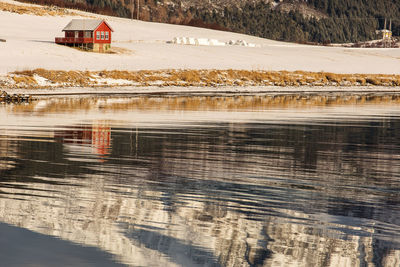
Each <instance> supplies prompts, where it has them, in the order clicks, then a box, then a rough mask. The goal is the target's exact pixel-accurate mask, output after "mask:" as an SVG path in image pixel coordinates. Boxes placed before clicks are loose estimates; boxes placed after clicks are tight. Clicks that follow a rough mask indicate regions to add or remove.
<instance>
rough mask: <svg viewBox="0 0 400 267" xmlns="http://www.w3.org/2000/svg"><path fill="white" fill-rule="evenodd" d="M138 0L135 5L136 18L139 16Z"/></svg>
mask: <svg viewBox="0 0 400 267" xmlns="http://www.w3.org/2000/svg"><path fill="white" fill-rule="evenodd" d="M139 10H140V9H139V0H137V7H136V19H137V20H139V18H140V16H139Z"/></svg>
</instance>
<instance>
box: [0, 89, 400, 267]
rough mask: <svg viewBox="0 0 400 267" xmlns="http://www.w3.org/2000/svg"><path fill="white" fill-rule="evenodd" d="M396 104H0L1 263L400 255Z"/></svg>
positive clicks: (374, 260)
mask: <svg viewBox="0 0 400 267" xmlns="http://www.w3.org/2000/svg"><path fill="white" fill-rule="evenodd" d="M399 104H400V95H359V96H355V95H344V94H342V95H330V96H318V95H302V96H297V95H278V96H268V95H256V96H250V95H249V96H228V95H226V96H218V97H211V96H195V97H185V96H164V97H162V96H158V97H157V96H135V97H126V96H125V97H114V98H111V97H89V96H88V97H81V98H74V97H70V98H46V99H42V100H39V101H34V102H33V103H31V104H19V105H13V104H8V105H6V104H3V105H1V106H0V115H1V117H0V177H1V178H0V265H2V266H28V265H29V266H124V265H128V266H367V265H368V266H400V105H399Z"/></svg>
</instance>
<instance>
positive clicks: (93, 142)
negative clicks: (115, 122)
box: [55, 125, 111, 155]
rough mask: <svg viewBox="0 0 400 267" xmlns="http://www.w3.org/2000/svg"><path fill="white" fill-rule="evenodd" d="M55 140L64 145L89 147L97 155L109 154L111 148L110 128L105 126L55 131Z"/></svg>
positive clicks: (76, 127)
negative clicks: (59, 140)
mask: <svg viewBox="0 0 400 267" xmlns="http://www.w3.org/2000/svg"><path fill="white" fill-rule="evenodd" d="M55 138H56V139H61V142H62V143H64V144H79V145H90V146H91V147H92V148H93V149H94V151H93V152H94V153H95V154H98V155H106V154H109V150H110V148H111V128H110V127H109V126H107V125H93V126H82V127H78V126H73V127H68V130H64V131H56V132H55Z"/></svg>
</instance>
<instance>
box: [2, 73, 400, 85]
mask: <svg viewBox="0 0 400 267" xmlns="http://www.w3.org/2000/svg"><path fill="white" fill-rule="evenodd" d="M37 76H40V77H43V78H45V79H46V80H47V81H48V83H49V84H54V85H55V86H62V87H77V86H78V87H79V86H81V87H96V86H107V83H105V81H107V79H114V80H117V79H122V80H125V81H129V83H128V84H125V85H128V86H149V85H159V86H208V87H210V86H367V85H373V86H390V87H393V86H400V75H384V74H334V73H327V72H304V71H294V72H288V71H248V70H156V71H150V70H143V71H120V70H113V71H106V70H104V71H54V70H45V69H35V70H26V71H17V72H13V73H11V74H9V77H11V78H12V79H13V80H14V84H13V85H11V86H12V87H17V88H41V87H43V86H39V85H38V83H37V81H36V79H35V77H37ZM105 79H106V80H105ZM48 87H51V86H48Z"/></svg>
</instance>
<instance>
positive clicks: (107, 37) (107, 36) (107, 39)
mask: <svg viewBox="0 0 400 267" xmlns="http://www.w3.org/2000/svg"><path fill="white" fill-rule="evenodd" d="M108 38H109V37H108V32H106V40H108Z"/></svg>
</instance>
